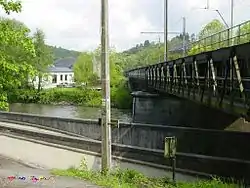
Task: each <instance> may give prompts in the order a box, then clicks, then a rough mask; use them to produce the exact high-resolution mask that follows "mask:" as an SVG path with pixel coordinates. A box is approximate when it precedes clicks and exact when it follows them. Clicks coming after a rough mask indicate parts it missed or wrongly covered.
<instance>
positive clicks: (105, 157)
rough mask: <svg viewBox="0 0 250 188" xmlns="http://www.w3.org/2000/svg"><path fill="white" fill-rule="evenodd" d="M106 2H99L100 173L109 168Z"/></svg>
mask: <svg viewBox="0 0 250 188" xmlns="http://www.w3.org/2000/svg"><path fill="white" fill-rule="evenodd" d="M108 51H109V36H108V0H101V52H102V54H101V70H102V95H103V99H102V171H103V172H107V171H109V169H110V166H111V134H110V132H111V127H110V75H109V55H108Z"/></svg>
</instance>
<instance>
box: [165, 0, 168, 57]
mask: <svg viewBox="0 0 250 188" xmlns="http://www.w3.org/2000/svg"><path fill="white" fill-rule="evenodd" d="M167 60H168V0H164V61H167Z"/></svg>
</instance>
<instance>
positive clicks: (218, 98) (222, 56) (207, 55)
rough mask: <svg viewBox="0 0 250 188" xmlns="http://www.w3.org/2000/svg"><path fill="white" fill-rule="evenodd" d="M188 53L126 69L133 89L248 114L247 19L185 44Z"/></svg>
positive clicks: (249, 61)
mask: <svg viewBox="0 0 250 188" xmlns="http://www.w3.org/2000/svg"><path fill="white" fill-rule="evenodd" d="M188 48H189V49H190V51H189V54H192V55H189V56H186V57H183V58H179V59H176V60H172V61H167V62H161V63H158V64H154V65H149V66H145V67H139V68H135V69H132V70H129V71H127V72H126V76H127V77H128V79H129V84H130V86H133V87H132V89H133V90H144V91H156V92H161V93H165V94H171V95H175V96H178V97H182V98H186V99H189V100H193V101H196V102H199V103H201V104H205V105H209V106H212V107H216V108H220V109H222V110H226V111H228V112H231V113H234V114H235V113H236V114H241V115H242V114H244V115H247V116H248V115H249V105H250V98H249V96H250V95H249V94H250V20H249V21H247V22H244V23H242V24H239V25H236V26H234V27H232V28H228V29H226V30H223V31H220V32H218V33H215V34H213V35H211V36H208V37H206V38H202V39H200V40H198V41H195V42H193V43H189V44H188Z"/></svg>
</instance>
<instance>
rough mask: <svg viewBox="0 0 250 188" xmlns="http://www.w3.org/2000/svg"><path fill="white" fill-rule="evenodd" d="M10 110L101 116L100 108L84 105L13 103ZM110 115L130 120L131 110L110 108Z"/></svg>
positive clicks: (85, 116) (71, 115)
mask: <svg viewBox="0 0 250 188" xmlns="http://www.w3.org/2000/svg"><path fill="white" fill-rule="evenodd" d="M10 112H20V113H30V114H38V115H45V116H54V117H64V118H82V119H98V118H100V117H101V108H93V107H84V106H65V105H47V104H46V105H44V104H22V103H14V104H11V105H10ZM111 117H112V118H114V119H119V120H121V121H123V122H130V121H131V110H120V109H111Z"/></svg>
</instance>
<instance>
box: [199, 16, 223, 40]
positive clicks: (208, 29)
mask: <svg viewBox="0 0 250 188" xmlns="http://www.w3.org/2000/svg"><path fill="white" fill-rule="evenodd" d="M224 29H226V27H225V25H224V24H223V23H221V22H220V21H219V20H217V19H215V20H213V21H211V22H209V23H208V24H207V25H205V26H204V27H203V28H202V30H201V31H200V32H199V34H198V37H199V39H202V38H205V37H207V36H210V35H212V34H215V33H218V32H219V31H222V30H224Z"/></svg>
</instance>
